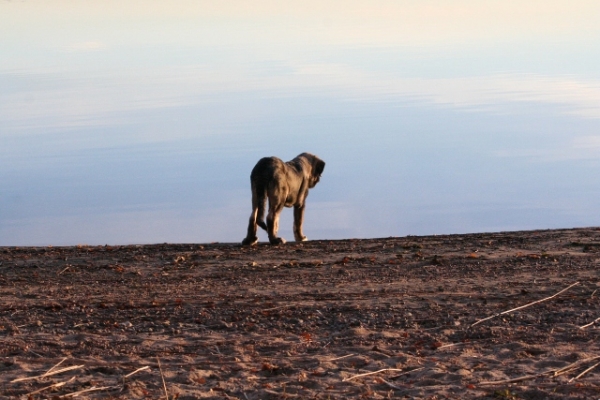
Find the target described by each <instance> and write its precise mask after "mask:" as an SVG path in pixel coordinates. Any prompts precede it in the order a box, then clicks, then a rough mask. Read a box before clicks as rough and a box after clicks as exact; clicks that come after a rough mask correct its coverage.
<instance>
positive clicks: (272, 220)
mask: <svg viewBox="0 0 600 400" xmlns="http://www.w3.org/2000/svg"><path fill="white" fill-rule="evenodd" d="M278 194H279V193H277V192H275V193H269V213H268V214H267V233H268V234H269V242H271V244H284V243H285V239H284V238H282V237H277V232H278V231H279V215H280V214H281V211H282V210H283V206H284V204H285V195H284V194H283V195H282V197H281V199H280V198H279V196H278Z"/></svg>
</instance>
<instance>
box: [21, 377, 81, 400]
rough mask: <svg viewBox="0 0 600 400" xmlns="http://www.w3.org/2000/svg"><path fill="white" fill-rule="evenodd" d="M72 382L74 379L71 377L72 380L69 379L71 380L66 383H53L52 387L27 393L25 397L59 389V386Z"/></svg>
mask: <svg viewBox="0 0 600 400" xmlns="http://www.w3.org/2000/svg"><path fill="white" fill-rule="evenodd" d="M74 380H75V377H72V378H71V379H69V380H68V381H64V382H57V383H53V384H52V385H50V386H45V387H43V388H41V389H38V390H34V391H33V392H29V393H27V394H26V395H25V396H27V397H29V396H31V395H33V394H37V393H40V392H43V391H44V390H48V389H54V388H59V387H61V386H64V385H66V384H67V383H69V382H72V381H74Z"/></svg>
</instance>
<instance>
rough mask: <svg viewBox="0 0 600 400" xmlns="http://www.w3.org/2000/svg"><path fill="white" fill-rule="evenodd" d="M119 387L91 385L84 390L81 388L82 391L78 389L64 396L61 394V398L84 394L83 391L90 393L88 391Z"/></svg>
mask: <svg viewBox="0 0 600 400" xmlns="http://www.w3.org/2000/svg"><path fill="white" fill-rule="evenodd" d="M118 387H119V386H102V387H96V386H92V387H91V388H89V389H83V390H80V391H78V392H73V393H67V394H63V395H62V396H60V397H61V398H63V397H76V396H79V395H80V394H83V393H88V392H96V391H98V390H108V389H116V388H118Z"/></svg>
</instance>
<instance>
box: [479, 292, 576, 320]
mask: <svg viewBox="0 0 600 400" xmlns="http://www.w3.org/2000/svg"><path fill="white" fill-rule="evenodd" d="M575 285H579V282H575V283H573V284H571V285H569V286H568V287H566V288H564V289H563V290H561V291H560V292H558V293H555V294H553V295H552V296H549V297H546V298H543V299H541V300H536V301H533V302H531V303H528V304H525V305H523V306H520V307H516V308H512V309H510V310H506V311H502V312H501V313H498V314H494V315H490V316H489V317H487V318H483V319H480V320H479V321H477V322H475V323H474V324H472V325H471V326H470V328H472V327H474V326H475V325H478V324H480V323H482V322H484V321H487V320H489V319H492V318H496V317H498V316H500V315H504V314H508V313H511V312H513V311H517V310H522V309H523V308H526V307H530V306H532V305H534V304H538V303H541V302H543V301H547V300H550V299H553V298H555V297H556V296H558V295H559V294H561V293H563V292H566V291H567V290H569V289H571V288H572V287H573V286H575Z"/></svg>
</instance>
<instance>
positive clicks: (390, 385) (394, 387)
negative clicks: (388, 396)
mask: <svg viewBox="0 0 600 400" xmlns="http://www.w3.org/2000/svg"><path fill="white" fill-rule="evenodd" d="M413 371H414V370H413ZM379 379H381V378H379ZM381 382H383V383H385V384H386V385H388V386H389V387H391V388H392V389H398V390H402V389H404V388H401V387H400V386H396V385H394V384H393V383H390V382H388V381H386V380H385V379H381Z"/></svg>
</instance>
